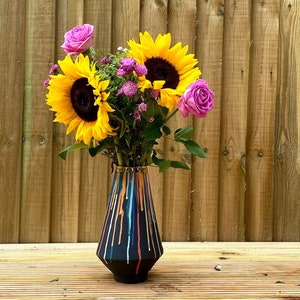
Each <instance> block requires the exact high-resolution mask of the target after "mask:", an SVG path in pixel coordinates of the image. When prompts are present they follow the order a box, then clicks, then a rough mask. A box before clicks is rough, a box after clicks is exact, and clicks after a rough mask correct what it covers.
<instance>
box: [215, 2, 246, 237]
mask: <svg viewBox="0 0 300 300" xmlns="http://www.w3.org/2000/svg"><path fill="white" fill-rule="evenodd" d="M224 4H225V5H224V43H223V47H224V51H223V75H222V104H221V105H222V113H221V122H222V125H221V129H220V130H221V139H220V145H221V147H220V148H221V149H220V150H221V158H220V173H219V178H220V182H219V184H220V191H219V240H221V241H228V240H231V241H242V240H244V238H245V237H244V200H245V190H246V185H245V154H246V128H247V106H248V87H249V85H248V80H249V76H248V73H249V48H250V2H247V1H231V0H230V1H225V2H224Z"/></svg>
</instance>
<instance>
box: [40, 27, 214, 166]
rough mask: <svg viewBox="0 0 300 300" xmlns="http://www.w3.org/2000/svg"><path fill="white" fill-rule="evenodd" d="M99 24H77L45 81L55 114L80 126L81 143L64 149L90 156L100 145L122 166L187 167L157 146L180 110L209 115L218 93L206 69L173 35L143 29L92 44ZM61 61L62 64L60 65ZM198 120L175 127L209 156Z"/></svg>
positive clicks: (71, 127) (180, 138)
mask: <svg viewBox="0 0 300 300" xmlns="http://www.w3.org/2000/svg"><path fill="white" fill-rule="evenodd" d="M93 31H94V27H93V26H92V25H90V24H84V25H83V26H77V27H75V28H73V29H72V30H70V31H68V32H67V33H66V34H65V41H64V43H63V45H62V48H63V49H64V51H65V52H66V54H67V55H66V56H65V58H64V59H63V60H59V61H58V65H57V64H55V65H54V66H53V67H52V68H51V69H50V76H49V78H48V79H47V80H46V81H45V85H46V86H47V88H48V93H47V101H46V103H47V104H48V105H49V106H50V107H51V110H52V111H54V112H55V120H54V121H55V122H60V123H63V124H65V125H66V126H67V134H69V133H70V132H72V131H75V132H76V136H75V139H76V143H75V144H74V145H71V146H69V147H67V148H66V149H64V150H63V151H62V152H61V153H60V156H61V157H62V158H66V154H67V152H68V151H70V150H75V149H79V148H88V150H89V153H90V155H91V156H95V155H96V154H98V153H102V154H105V155H107V156H108V157H110V158H112V161H113V163H114V164H115V165H117V166H127V167H136V166H144V165H151V164H154V165H157V166H158V167H159V170H160V171H165V170H167V169H168V168H169V167H175V168H184V169H189V166H188V165H187V164H186V163H185V162H183V161H180V162H179V161H170V160H167V159H164V157H163V155H161V153H160V152H159V151H158V150H157V149H156V148H157V147H155V146H156V145H157V144H158V140H159V139H160V138H161V137H162V136H166V137H170V134H171V130H170V128H169V127H168V125H167V122H168V120H170V119H171V118H172V117H173V116H174V115H175V114H176V113H177V112H178V111H180V112H181V114H182V116H183V117H187V116H188V114H189V113H192V114H193V115H195V116H196V117H200V118H203V117H205V116H206V113H207V112H208V111H210V110H211V109H212V108H213V100H214V93H213V92H212V91H211V90H210V89H209V87H208V83H207V82H206V81H205V80H203V79H199V77H200V75H201V72H200V70H199V68H198V67H197V66H196V65H197V63H198V61H197V59H195V58H194V55H193V54H187V51H188V46H184V47H183V46H182V44H181V43H177V44H175V45H174V46H173V47H172V48H170V45H171V35H170V34H169V33H168V34H163V35H162V34H159V35H158V36H157V37H156V39H155V40H154V39H153V38H152V37H151V35H150V34H149V33H148V32H144V33H140V42H136V41H135V40H129V41H128V46H129V48H128V49H127V48H122V47H120V48H118V49H117V52H116V53H115V54H110V53H108V54H103V53H100V52H97V51H96V50H95V49H94V48H93V45H94V32H93ZM59 68H60V70H59ZM192 137H193V127H192V126H187V127H184V128H179V129H177V130H175V131H174V140H175V141H176V142H179V143H182V144H183V145H184V146H185V147H186V149H187V150H188V151H189V152H190V153H191V154H193V155H196V156H200V157H206V153H205V152H204V151H203V150H202V148H201V147H200V146H199V145H198V144H197V143H196V142H195V141H193V140H192Z"/></svg>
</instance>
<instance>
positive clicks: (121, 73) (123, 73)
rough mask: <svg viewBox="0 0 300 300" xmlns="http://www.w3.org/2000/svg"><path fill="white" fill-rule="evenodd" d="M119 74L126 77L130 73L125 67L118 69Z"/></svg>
mask: <svg viewBox="0 0 300 300" xmlns="http://www.w3.org/2000/svg"><path fill="white" fill-rule="evenodd" d="M117 75H118V76H120V77H124V76H126V75H128V74H127V72H126V71H124V70H123V69H118V70H117Z"/></svg>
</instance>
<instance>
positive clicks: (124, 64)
mask: <svg viewBox="0 0 300 300" xmlns="http://www.w3.org/2000/svg"><path fill="white" fill-rule="evenodd" d="M135 66H136V61H135V59H134V58H131V57H125V58H122V59H121V60H120V68H119V69H118V71H117V75H118V76H126V75H128V74H130V73H131V72H132V71H134V69H135ZM121 74H124V75H121Z"/></svg>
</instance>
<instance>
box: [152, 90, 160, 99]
mask: <svg viewBox="0 0 300 300" xmlns="http://www.w3.org/2000/svg"><path fill="white" fill-rule="evenodd" d="M159 93H160V92H159V90H153V91H152V92H151V97H152V98H153V99H156V98H157V97H158V96H159Z"/></svg>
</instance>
